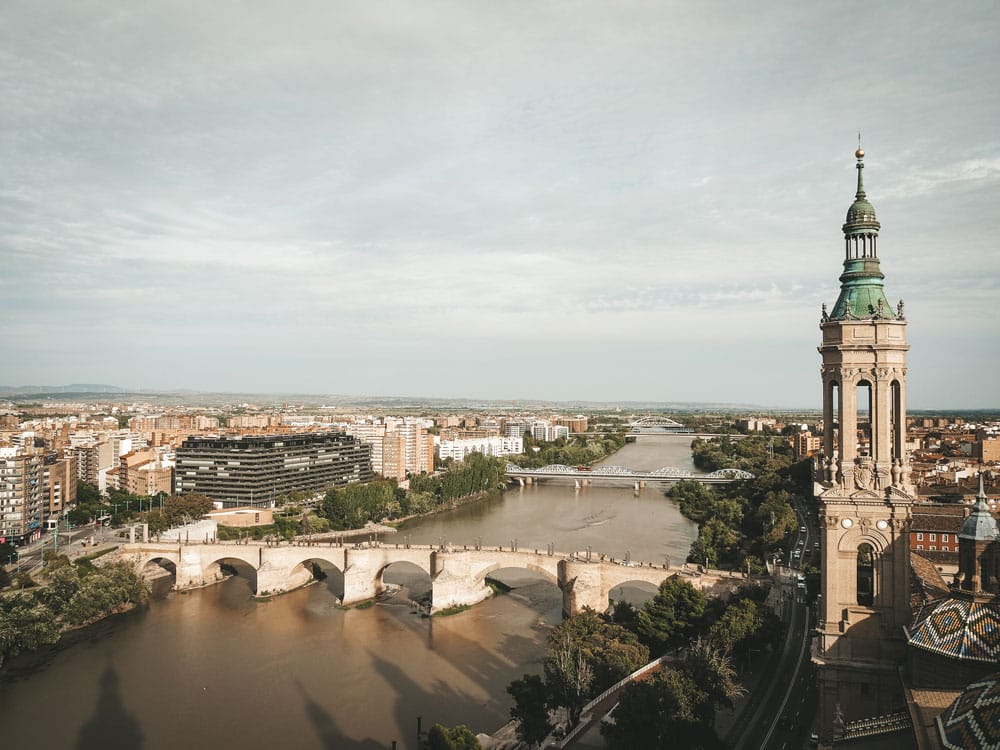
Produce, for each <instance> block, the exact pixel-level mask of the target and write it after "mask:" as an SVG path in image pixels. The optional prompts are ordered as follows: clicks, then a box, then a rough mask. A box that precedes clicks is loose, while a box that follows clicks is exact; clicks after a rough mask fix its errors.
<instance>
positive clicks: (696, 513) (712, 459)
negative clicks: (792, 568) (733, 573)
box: [667, 436, 809, 571]
mask: <svg viewBox="0 0 1000 750" xmlns="http://www.w3.org/2000/svg"><path fill="white" fill-rule="evenodd" d="M691 448H692V452H693V454H694V457H695V463H696V464H697V465H698V466H699V468H701V469H704V470H707V471H715V470H716V469H727V468H740V469H745V470H747V471H749V472H751V473H753V474H754V475H755V477H756V478H754V479H749V480H745V481H738V482H732V483H730V484H727V485H715V486H708V485H704V484H701V483H699V482H695V481H682V482H678V483H677V484H676V485H674V486H673V487H672V488H671V489H670V490H669V491H668V493H667V495H668V496H669V497H671V498H673V499H674V500H676V501H677V503H678V506H679V508H680V511H681V513H683V514H684V515H685V516H686V517H688V518H690V519H692V520H694V521H697V522H698V525H699V528H698V538H697V539H696V540H695V541H694V542H693V543H692V545H691V550H690V552H689V554H688V560H689V561H690V562H699V563H707V564H709V565H713V566H720V567H734V568H740V569H744V568H745V567H747V566H749V567H750V569H751V571H755V570H760V569H761V568H762V566H763V561H764V560H765V559H766V558H767V556H768V555H770V554H773V553H774V552H775V551H777V550H778V549H780V548H781V545H782V543H783V542H784V539H785V536H786V534H787V533H789V532H791V531H794V529H795V528H796V526H797V525H798V524H797V519H796V515H795V510H794V508H793V505H792V499H793V493H794V492H796V491H801V490H802V485H803V483H804V484H808V476H809V466H808V462H799V463H793V462H792V460H793V457H792V452H791V448H790V447H789V446H787V445H786V444H785V443H784V442H783V441H779V442H777V443H775V444H774V445H772V444H771V442H770V438H768V437H763V436H751V437H747V438H745V439H743V440H731V439H730V438H728V437H726V436H722V437H717V438H713V439H711V440H707V441H703V440H696V441H694V442H693V443H692V446H691Z"/></svg>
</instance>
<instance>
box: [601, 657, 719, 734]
mask: <svg viewBox="0 0 1000 750" xmlns="http://www.w3.org/2000/svg"><path fill="white" fill-rule="evenodd" d="M705 700H706V696H705V694H704V692H702V691H701V690H700V689H699V688H698V685H697V684H696V683H695V681H694V680H693V679H692V678H691V676H690V675H688V674H687V673H685V672H684V671H682V670H678V669H673V668H670V667H665V668H663V669H661V670H660V671H659V672H658V673H657V674H656V675H654V676H653V678H652V679H649V680H644V681H641V682H633V683H631V684H629V685H627V686H626V687H625V688H624V689H623V690H622V692H621V694H620V695H619V696H618V708H616V709H615V714H614V723H604V724H602V725H601V734H602V735H603V736H604V739H605V741H606V742H607V746H608V748H609V749H610V750H632V748H649V749H650V750H659V749H660V748H664V749H666V748H678V747H683V748H716V747H719V745H720V743H719V741H718V739H717V738H716V736H715V732H714V731H713V730H712V728H711V727H708V726H706V725H705V724H703V723H702V722H701V721H700V720H699V718H698V708H699V706H700V705H701V704H702V703H703V702H704V701H705Z"/></svg>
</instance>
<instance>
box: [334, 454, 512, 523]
mask: <svg viewBox="0 0 1000 750" xmlns="http://www.w3.org/2000/svg"><path fill="white" fill-rule="evenodd" d="M504 481H505V464H504V462H503V461H501V460H500V459H498V458H494V457H493V456H484V455H482V454H481V453H472V454H470V455H468V456H467V457H466V458H465V460H464V461H461V462H457V463H454V464H453V466H452V468H451V469H450V470H449V471H447V472H446V473H445V474H443V475H441V476H430V475H427V474H420V475H417V476H413V477H411V478H410V489H409V490H407V491H403V490H402V489H400V488H399V487H398V486H397V484H396V481H395V480H392V479H375V480H373V481H371V482H367V483H365V484H350V485H348V486H346V487H337V488H333V489H331V490H329V491H328V492H327V493H326V497H325V498H324V500H323V503H322V505H321V506H320V508H319V510H318V511H317V513H318V515H319V516H320V517H322V518H324V519H326V521H327V522H329V526H330V528H332V529H335V530H337V531H344V530H347V529H359V528H361V527H363V526H364V525H365V524H366V523H368V522H369V521H371V522H373V523H378V522H380V521H382V520H385V519H389V520H392V519H396V518H402V517H404V516H410V515H416V514H420V513H427V512H428V511H431V510H434V509H435V508H437V507H439V506H441V505H444V504H445V503H449V502H452V501H455V500H459V499H461V498H464V497H471V496H473V495H477V494H480V493H482V492H489V491H491V490H497V489H500V488H502V487H503V485H504Z"/></svg>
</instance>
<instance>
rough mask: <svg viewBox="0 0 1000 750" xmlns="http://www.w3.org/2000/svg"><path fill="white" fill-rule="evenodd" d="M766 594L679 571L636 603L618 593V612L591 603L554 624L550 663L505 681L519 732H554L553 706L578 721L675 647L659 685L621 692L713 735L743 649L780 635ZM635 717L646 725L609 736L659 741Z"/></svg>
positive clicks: (619, 741) (528, 735) (624, 741)
mask: <svg viewBox="0 0 1000 750" xmlns="http://www.w3.org/2000/svg"><path fill="white" fill-rule="evenodd" d="M766 595H767V592H766V590H764V589H761V588H757V587H746V588H744V589H742V590H740V591H739V592H738V593H737V594H735V595H734V596H733V597H731V598H730V600H729V601H728V602H722V601H721V600H719V599H712V600H709V599H707V598H706V597H705V595H704V594H703V593H702V592H700V591H698V590H697V589H695V588H694V587H693V586H692V585H691V584H690V583H689V582H688V581H685V580H683V579H681V578H678V577H672V578H669V579H667V580H666V581H664V582H663V583H662V584H660V587H659V590H658V591H657V593H656V595H655V596H654V597H653V598H652V599H651V600H649V601H648V602H646V603H645V604H644V605H643V607H641V608H640V609H638V610H637V609H636V608H634V607H632V606H630V605H628V604H626V603H623V602H619V603H617V604H616V605H615V607H614V610H613V612H612V614H611V615H610V616H605V615H598V614H597V613H595V612H593V611H591V610H584V612H582V613H581V614H579V615H577V616H576V617H572V618H569V619H566V620H564V621H563V622H562V623H560V624H559V626H557V627H556V628H554V629H553V631H552V632H551V633H550V634H549V638H548V652H547V654H546V657H545V660H544V663H543V673H542V674H541V675H528V674H526V675H524V676H523V677H522V678H521V679H519V680H515V681H513V682H512V683H511V684H510V685H509V686H508V688H507V692H508V693H510V695H511V696H512V697H513V699H514V706H513V707H512V708H511V717H512V718H514V719H516V720H517V721H518V722H519V727H518V736H519V738H520V739H521V740H522V741H524V742H527V743H529V744H537V743H539V742H541V741H542V740H543V739H544V738H545V737H546V736H548V734H549V733H550V732H551V731H552V728H553V727H552V723H551V720H550V714H549V711H550V709H556V708H563V709H565V710H566V713H567V716H568V719H569V724H570V726H573V725H575V724H576V723H577V721H578V720H579V717H580V712H581V710H582V709H583V707H584V706H585V705H586V703H587V702H588V701H590V700H591V699H592V698H594V697H595V696H597V695H599V694H600V693H602V692H603V691H604V690H606V689H607V688H609V687H611V686H612V685H614V684H615V683H616V682H618V681H619V680H621V679H622V678H624V677H626V676H627V675H629V674H631V673H632V672H634V671H635V670H636V669H638V668H639V667H640V666H642V665H643V664H646V663H647V662H648V661H649V660H650V657H651V656H653V657H656V656H660V655H663V654H669V653H673V654H675V655H676V659H675V660H674V661H673V662H672V663H671V666H669V667H666V668H664V669H662V670H661V673H660V676H658V677H657V678H656V679H655V680H654V681H652V682H653V683H655V686H656V689H655V690H654V691H653V692H651V693H650V692H649V690H650V688H648V687H643V688H642V689H641V690H640V691H638V692H636V693H635V694H628V695H627V696H626V694H625V693H623V695H622V697H621V700H622V701H623V702H626V703H627V705H626V710H628V711H635V712H636V715H637V716H641V715H642V712H643V711H644V710H647V709H648V708H649V707H650V706H651V705H653V704H655V705H656V706H657V707H658V710H660V711H661V712H666V714H667V716H668V717H672V718H671V721H674V722H675V723H684V722H688V723H691V726H690V727H687V729H686V730H685V731H688V734H687V735H685V736H691V737H695V736H699V737H704V738H711V739H712V741H713V742H714V741H715V735H714V730H713V728H712V727H713V724H714V720H715V711H716V708H717V707H719V706H731V705H732V701H733V699H734V698H735V697H737V696H738V695H739V694H740V691H741V690H742V688H741V687H740V685H739V683H738V681H737V679H736V678H737V674H736V669H735V668H734V666H733V664H734V661H735V660H736V657H737V655H740V654H748V653H749V652H750V651H751V650H752V649H756V650H761V649H763V648H768V647H773V646H774V645H775V644H777V643H779V642H780V639H781V634H782V626H781V621H780V620H779V619H778V618H777V617H775V616H774V614H773V613H772V612H770V611H769V610H768V609H767V608H765V607H764V606H763V603H764V599H765V597H766ZM682 651H683V654H682V653H681V652H682ZM647 684H648V683H643V685H647ZM643 691H646V692H643ZM629 701H631V702H630V703H629ZM621 710H622V709H621V706H620V707H619V712H620V711H621ZM617 715H619V716H620V715H621V714H620V713H618V714H617ZM628 723H629V724H636V729H637V731H639V730H641V731H640V732H639V734H635V735H633V734H629V730H628V729H618V728H609V729H607V730H606V736H607V737H608V743H609V746H612V747H619V748H628V747H660V746H661V745H651V744H646V742H645V740H646V739H647V735H645V734H642V731H646V729H645V727H644V725H645V724H647V723H649V722H648V721H635V722H631V721H630V722H628ZM665 736H667V737H669V736H670V735H669V734H667V735H665ZM678 746H681V747H683V746H685V744H684V743H681V744H680V745H678ZM692 746H695V745H692Z"/></svg>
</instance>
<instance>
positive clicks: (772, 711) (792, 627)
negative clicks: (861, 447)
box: [730, 507, 818, 750]
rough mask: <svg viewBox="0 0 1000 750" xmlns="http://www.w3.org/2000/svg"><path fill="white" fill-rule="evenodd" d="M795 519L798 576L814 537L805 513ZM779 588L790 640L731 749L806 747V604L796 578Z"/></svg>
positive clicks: (810, 704) (810, 698)
mask: <svg viewBox="0 0 1000 750" xmlns="http://www.w3.org/2000/svg"><path fill="white" fill-rule="evenodd" d="M795 513H796V515H797V516H798V518H799V526H800V529H799V531H797V532H796V535H795V547H794V549H800V550H802V555H801V557H799V558H792V562H791V566H790V567H791V568H792V569H793V570H799V569H801V568H802V567H803V565H804V560H808V559H809V557H810V555H811V554H812V543H813V541H815V539H817V538H818V536H817V532H816V530H815V526H814V524H813V523H812V521H811V519H809V518H808V517H807V516H806V514H805V512H804V509H803V508H801V507H796V509H795ZM802 528H805V531H802ZM777 585H779V587H780V588H781V591H782V597H783V599H782V602H783V605H782V606H783V615H784V616H785V622H786V623H787V624H788V637H787V639H786V641H785V647H784V649H783V650H782V652H781V655H780V658H779V660H778V663H777V666H776V667H775V671H774V674H773V676H772V677H771V679H770V681H769V685H768V687H767V689H766V690H764V691H762V692H761V693H760V694H759V696H757V697H755V700H754V701H753V702H751V704H750V705H749V706H748V707H747V709H746V711H745V712H744V717H746V718H744V719H743V728H742V732H743V733H742V736H741V737H739V739H738V740H737V741H736V742H735V743H734V747H735V748H737V750H751V748H762V749H764V750H790V749H791V748H796V749H797V748H804V747H807V746H808V742H809V734H810V731H811V728H812V725H813V721H814V718H815V713H816V687H815V679H814V676H813V668H812V664H811V662H810V658H809V657H810V649H809V643H810V635H811V632H812V624H813V623H812V612H811V610H810V608H809V606H808V605H807V604H806V601H805V590H803V589H801V588H799V587H798V586H797V584H796V582H795V579H794V577H792V578H791V579H790V580H789V582H788V583H785V584H777ZM739 726H740V725H738V727H739ZM738 727H734V731H733V732H732V733H731V734H730V736H731V737H734V736H736V735H737V733H738V731H740V729H739V728H738Z"/></svg>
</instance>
